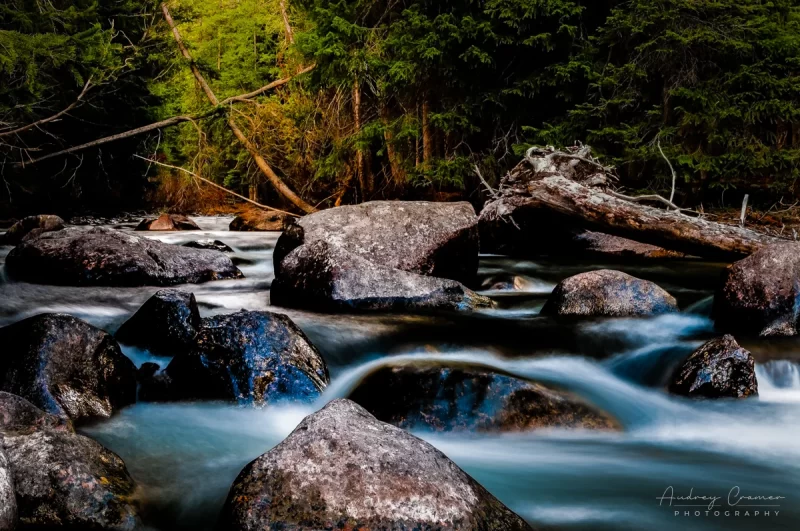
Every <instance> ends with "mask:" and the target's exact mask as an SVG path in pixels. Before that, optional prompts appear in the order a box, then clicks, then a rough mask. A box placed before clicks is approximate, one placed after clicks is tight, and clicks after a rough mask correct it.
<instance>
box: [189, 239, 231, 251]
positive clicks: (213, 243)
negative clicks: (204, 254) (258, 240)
mask: <svg viewBox="0 0 800 531" xmlns="http://www.w3.org/2000/svg"><path fill="white" fill-rule="evenodd" d="M183 246H184V247H189V248H191V249H206V250H209V251H219V252H221V253H232V252H233V249H231V248H230V246H229V245H228V244H226V243H225V242H223V241H220V240H197V241H193V242H186V243H184V244H183Z"/></svg>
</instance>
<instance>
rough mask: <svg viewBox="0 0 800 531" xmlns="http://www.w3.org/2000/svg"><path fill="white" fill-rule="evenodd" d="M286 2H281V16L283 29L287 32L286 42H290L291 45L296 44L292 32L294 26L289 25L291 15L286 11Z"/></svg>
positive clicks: (285, 0) (283, 0) (281, 0)
mask: <svg viewBox="0 0 800 531" xmlns="http://www.w3.org/2000/svg"><path fill="white" fill-rule="evenodd" d="M286 2H287V0H280V2H279V3H280V7H281V16H282V17H283V29H284V31H285V32H286V40H287V41H289V44H294V32H293V31H292V25H291V24H289V13H288V11H287V9H286Z"/></svg>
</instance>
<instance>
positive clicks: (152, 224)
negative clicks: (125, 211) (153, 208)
mask: <svg viewBox="0 0 800 531" xmlns="http://www.w3.org/2000/svg"><path fill="white" fill-rule="evenodd" d="M136 230H140V231H143V230H153V231H168V230H200V227H199V226H198V225H197V223H195V222H194V221H192V220H191V219H189V218H187V217H186V216H182V215H180V214H161V215H160V216H158V217H157V218H150V219H143V220H142V221H141V223H139V225H137V226H136Z"/></svg>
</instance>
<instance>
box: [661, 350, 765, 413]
mask: <svg viewBox="0 0 800 531" xmlns="http://www.w3.org/2000/svg"><path fill="white" fill-rule="evenodd" d="M669 391H670V392H671V393H673V394H676V395H684V396H690V397H698V398H724V397H728V398H746V397H748V396H751V395H752V396H756V395H758V381H757V380H756V371H755V360H754V359H753V355H752V354H750V352H748V351H747V350H745V349H743V348H742V347H740V346H739V344H738V343H737V342H736V340H735V339H734V338H733V336H730V335H725V336H723V337H720V338H717V339H712V340H711V341H709V342H708V343H706V344H705V345H703V346H702V347H700V348H699V349H697V350H696V351H694V352H693V353H692V355H691V356H689V357H688V358H687V359H686V361H684V362H683V364H682V365H681V366H680V367H679V368H678V370H677V371H675V374H674V375H673V377H672V381H671V382H670V385H669Z"/></svg>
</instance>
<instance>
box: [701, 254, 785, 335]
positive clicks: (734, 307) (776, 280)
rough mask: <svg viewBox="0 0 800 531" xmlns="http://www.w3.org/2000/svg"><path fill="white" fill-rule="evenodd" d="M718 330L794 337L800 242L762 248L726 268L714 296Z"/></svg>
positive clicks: (714, 315) (714, 310)
mask: <svg viewBox="0 0 800 531" xmlns="http://www.w3.org/2000/svg"><path fill="white" fill-rule="evenodd" d="M713 317H714V318H715V322H716V324H717V326H718V327H719V329H720V330H722V331H731V332H736V333H738V334H758V335H761V336H764V337H769V336H795V335H797V333H798V330H797V325H798V318H800V243H795V242H788V243H780V244H774V245H768V246H765V247H763V248H761V249H759V250H758V251H756V252H755V253H753V254H752V255H750V256H748V257H747V258H745V259H743V260H739V261H738V262H735V263H733V264H731V265H730V266H728V268H727V269H726V270H725V272H724V273H723V278H722V282H721V285H720V287H719V288H718V289H717V292H716V294H715V296H714V308H713Z"/></svg>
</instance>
